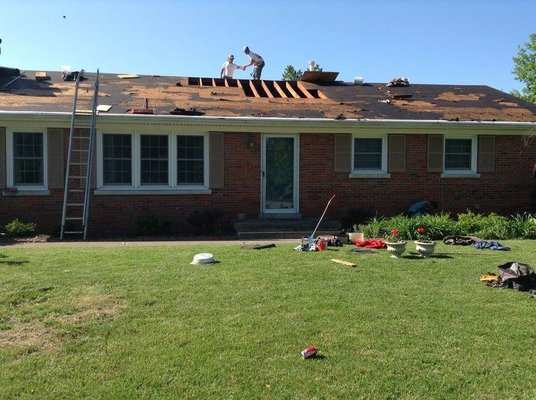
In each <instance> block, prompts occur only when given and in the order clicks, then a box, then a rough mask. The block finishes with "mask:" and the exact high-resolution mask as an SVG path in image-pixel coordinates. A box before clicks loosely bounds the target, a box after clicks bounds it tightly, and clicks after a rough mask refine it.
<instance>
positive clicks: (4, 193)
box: [2, 189, 50, 197]
mask: <svg viewBox="0 0 536 400" xmlns="http://www.w3.org/2000/svg"><path fill="white" fill-rule="evenodd" d="M2 196H9V197H18V196H50V191H48V190H44V189H41V190H24V189H19V190H17V191H16V192H10V191H8V190H2Z"/></svg>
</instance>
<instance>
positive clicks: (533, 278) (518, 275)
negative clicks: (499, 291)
mask: <svg viewBox="0 0 536 400" xmlns="http://www.w3.org/2000/svg"><path fill="white" fill-rule="evenodd" d="M480 281H481V282H484V283H485V284H486V285H488V286H492V287H497V288H509V289H515V290H519V291H521V292H529V294H530V295H531V296H532V297H534V298H536V273H534V270H533V269H532V268H531V267H530V266H529V265H527V264H522V263H519V262H516V261H511V262H507V263H506V264H502V265H499V274H498V275H497V274H494V273H493V272H488V273H487V274H486V275H483V276H481V277H480Z"/></svg>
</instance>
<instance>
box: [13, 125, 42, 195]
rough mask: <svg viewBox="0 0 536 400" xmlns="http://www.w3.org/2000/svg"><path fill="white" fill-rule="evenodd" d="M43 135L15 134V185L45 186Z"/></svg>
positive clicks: (31, 133) (39, 133) (38, 133)
mask: <svg viewBox="0 0 536 400" xmlns="http://www.w3.org/2000/svg"><path fill="white" fill-rule="evenodd" d="M43 153H44V149H43V133H41V132H14V133H13V175H14V184H15V185H39V186H41V185H43V184H44V159H43Z"/></svg>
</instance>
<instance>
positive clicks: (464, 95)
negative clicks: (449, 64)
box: [0, 70, 536, 122]
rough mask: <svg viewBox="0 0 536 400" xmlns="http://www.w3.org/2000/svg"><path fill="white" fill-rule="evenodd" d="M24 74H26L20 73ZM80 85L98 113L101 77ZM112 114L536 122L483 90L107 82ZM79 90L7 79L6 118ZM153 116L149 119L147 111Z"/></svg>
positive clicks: (533, 112) (53, 81) (84, 101)
mask: <svg viewBox="0 0 536 400" xmlns="http://www.w3.org/2000/svg"><path fill="white" fill-rule="evenodd" d="M17 71H18V70H17ZM84 77H85V80H83V81H81V82H80V90H79V102H78V107H77V108H78V109H90V108H91V106H90V104H91V98H92V95H93V85H94V80H95V78H96V74H95V73H85V74H84ZM99 81H100V82H99V83H100V89H99V104H100V105H108V106H111V108H110V109H109V111H107V114H126V113H138V112H140V113H151V112H152V113H154V114H156V115H192V116H196V115H205V116H215V117H259V118H262V117H278V118H319V119H341V120H343V119H366V120H383V119H385V120H393V119H396V120H412V121H418V120H428V121H429V120H446V121H504V122H536V105H535V104H532V103H529V102H527V101H524V100H522V99H519V98H516V97H514V96H512V95H509V94H507V93H504V92H501V91H499V90H496V89H493V88H491V87H489V86H483V85H474V86H473V85H434V84H410V85H409V86H401V87H397V86H388V85H387V84H385V83H365V84H353V83H345V82H340V81H331V82H322V81H316V82H305V81H299V82H286V81H268V80H263V81H252V80H243V79H236V80H235V79H232V80H223V79H216V78H199V77H173V76H149V75H145V76H144V75H139V76H138V75H133V74H128V75H117V74H109V73H107V74H102V73H101V74H100V80H99ZM73 95H74V82H73V81H64V80H63V79H62V73H61V72H46V73H43V72H38V71H22V74H21V75H19V76H13V75H10V74H0V112H2V111H24V112H71V110H72V104H73ZM146 108H147V109H148V110H152V111H144V109H146Z"/></svg>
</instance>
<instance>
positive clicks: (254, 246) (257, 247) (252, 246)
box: [241, 243, 275, 250]
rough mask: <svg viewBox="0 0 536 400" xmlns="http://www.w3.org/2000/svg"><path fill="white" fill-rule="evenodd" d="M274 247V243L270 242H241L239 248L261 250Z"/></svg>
mask: <svg viewBox="0 0 536 400" xmlns="http://www.w3.org/2000/svg"><path fill="white" fill-rule="evenodd" d="M272 247H275V243H270V244H243V245H242V247H241V249H243V250H262V249H270V248H272Z"/></svg>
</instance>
